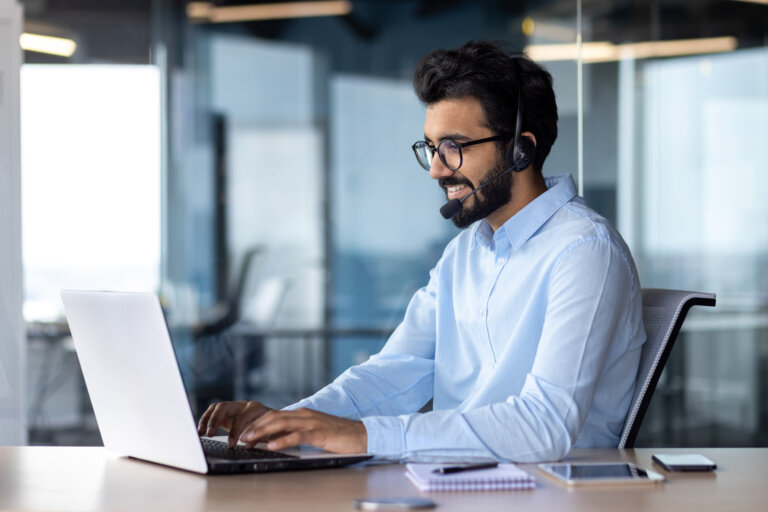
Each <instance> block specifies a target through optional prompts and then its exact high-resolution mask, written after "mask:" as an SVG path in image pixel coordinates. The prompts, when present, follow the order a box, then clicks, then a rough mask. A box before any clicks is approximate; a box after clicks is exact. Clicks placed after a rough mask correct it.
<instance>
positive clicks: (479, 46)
mask: <svg viewBox="0 0 768 512" xmlns="http://www.w3.org/2000/svg"><path fill="white" fill-rule="evenodd" d="M518 84H519V85H518ZM520 86H522V89H523V90H522V104H523V109H522V110H523V115H522V122H521V131H522V132H526V131H528V132H531V133H533V134H534V135H535V136H536V158H535V159H534V160H533V167H534V169H536V170H537V171H539V172H541V169H542V167H543V166H544V160H545V159H546V158H547V155H549V150H550V149H551V148H552V144H554V142H555V139H556V138H557V103H556V102H555V92H554V91H553V90H552V75H550V74H549V72H547V71H546V70H545V69H544V68H542V67H541V66H539V65H538V64H536V63H535V62H533V61H532V60H531V59H529V58H528V57H527V56H526V55H524V54H522V53H512V52H509V51H507V50H506V44H505V43H493V42H488V41H470V42H468V43H466V44H465V45H464V46H462V47H460V48H457V49H455V50H436V51H433V52H431V53H429V54H427V55H426V56H425V57H423V58H422V59H421V60H420V61H419V63H418V65H417V66H416V71H415V73H414V76H413V87H414V89H415V90H416V95H417V96H418V97H419V99H420V100H421V101H422V102H423V103H424V104H426V105H429V104H432V103H436V102H438V101H440V100H443V99H455V98H463V97H466V96H473V97H475V98H477V99H478V100H479V101H480V104H481V105H482V106H483V110H484V111H485V117H486V119H487V121H488V127H489V128H490V129H491V130H493V132H494V133H508V134H510V135H512V134H514V133H515V121H516V119H515V118H516V117H517V95H518V88H519V87H520ZM507 143H511V140H510V141H504V142H502V143H500V146H501V147H500V149H501V150H502V151H503V148H504V146H505V144H507ZM502 154H504V153H502Z"/></svg>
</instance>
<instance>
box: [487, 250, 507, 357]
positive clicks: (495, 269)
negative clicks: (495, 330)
mask: <svg viewBox="0 0 768 512" xmlns="http://www.w3.org/2000/svg"><path fill="white" fill-rule="evenodd" d="M489 256H490V258H489V259H490V261H489V262H488V263H489V265H488V268H489V272H488V278H487V279H486V281H485V284H484V287H483V294H482V297H483V300H482V303H481V311H480V316H481V320H482V325H483V334H484V336H483V337H484V339H485V343H486V344H487V347H488V351H489V353H490V359H489V360H488V362H487V363H486V366H487V367H488V368H487V369H488V370H492V369H493V367H494V366H495V365H496V350H495V349H494V346H493V341H492V340H491V334H490V333H491V328H490V324H489V322H490V321H489V319H488V310H489V308H490V303H491V299H492V297H493V292H494V290H495V288H496V283H497V282H498V281H499V276H501V272H502V270H503V269H504V265H506V263H507V259H508V258H509V240H508V239H507V238H506V237H499V239H498V240H496V241H495V243H494V244H493V245H492V250H491V251H490V255H489Z"/></svg>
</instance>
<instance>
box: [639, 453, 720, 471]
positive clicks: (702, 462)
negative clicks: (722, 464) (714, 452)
mask: <svg viewBox="0 0 768 512" xmlns="http://www.w3.org/2000/svg"><path fill="white" fill-rule="evenodd" d="M651 458H652V459H653V462H655V463H657V464H658V465H659V466H661V467H663V468H664V469H666V470H667V471H712V470H713V469H717V464H715V463H714V462H712V461H711V460H709V459H708V458H706V457H705V456H703V455H699V454H698V453H680V454H671V453H655V454H654V455H653V457H651Z"/></svg>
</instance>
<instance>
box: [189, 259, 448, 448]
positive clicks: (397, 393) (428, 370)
mask: <svg viewBox="0 0 768 512" xmlns="http://www.w3.org/2000/svg"><path fill="white" fill-rule="evenodd" d="M438 265H439V263H438ZM436 268H437V267H436ZM435 275H436V271H435V270H433V271H432V272H431V275H430V281H429V283H428V284H427V286H426V287H424V288H422V289H421V290H419V291H417V292H416V293H415V294H414V296H413V298H412V299H411V302H410V303H409V305H408V308H407V310H406V314H405V318H404V319H403V322H402V323H401V324H400V325H399V326H398V328H397V329H396V330H395V331H394V333H393V334H392V336H391V337H390V338H389V340H388V341H387V344H386V345H385V346H384V348H383V349H382V351H381V352H380V353H379V354H376V355H374V356H373V357H371V358H370V359H369V360H368V361H366V362H365V363H363V364H360V365H357V366H353V367H352V368H349V369H348V370H347V371H345V372H344V373H343V374H342V375H340V376H339V377H338V378H337V379H336V380H335V381H334V382H332V383H331V384H329V385H328V386H326V387H324V388H323V389H321V390H320V391H318V392H317V393H315V394H314V395H312V396H311V397H309V398H306V399H304V400H302V401H300V402H298V403H296V404H294V405H292V406H289V407H286V408H285V409H284V410H283V411H273V412H270V411H272V409H270V408H268V407H265V406H264V405H262V404H260V403H258V402H221V403H216V404H212V405H211V406H210V407H209V408H208V410H207V411H206V412H205V413H204V414H203V416H202V417H201V420H200V424H199V427H198V431H199V432H200V434H201V435H206V434H207V435H212V433H213V432H215V431H216V429H217V428H219V427H221V428H224V429H226V430H228V431H229V434H230V444H235V443H236V442H237V440H238V439H242V440H243V441H245V442H246V444H253V443H255V442H258V441H260V440H266V439H267V437H269V436H272V437H275V434H277V433H281V432H282V431H281V430H274V429H275V428H276V427H275V425H277V424H280V425H282V423H283V422H289V423H290V427H289V426H288V425H286V426H285V428H291V429H292V431H293V432H294V433H295V432H298V431H299V430H300V429H303V431H304V432H306V434H305V437H302V438H301V440H299V439H298V436H297V435H293V436H291V437H287V438H286V439H283V440H280V441H279V442H278V443H277V444H276V445H274V446H280V447H281V448H282V447H283V446H284V443H285V442H287V440H295V441H299V442H302V443H308V444H315V445H316V446H320V447H323V448H329V447H332V448H335V449H344V451H348V449H347V448H348V446H351V445H354V446H358V445H359V441H360V439H363V440H364V442H363V447H362V449H361V450H357V451H365V445H366V444H367V439H366V436H365V433H366V432H365V428H364V427H363V424H362V423H361V422H359V421H349V420H359V419H360V418H362V417H363V416H371V415H385V416H392V415H398V414H405V413H409V412H414V411H417V410H419V409H420V408H421V407H422V406H423V405H424V404H425V403H427V402H428V401H429V399H430V398H432V394H433V391H434V385H433V376H434V353H435V347H434V346H435V283H434V276H435ZM267 413H269V414H267ZM323 413H325V414H323ZM262 417H263V419H262ZM352 423H354V424H356V425H352ZM281 428H282V427H281ZM333 432H336V433H337V435H333ZM246 434H248V435H246ZM315 434H318V435H315ZM352 434H354V435H355V436H357V437H356V439H351V440H350V442H349V443H343V445H342V444H338V443H336V442H335V441H334V439H336V437H338V436H341V437H345V436H349V435H352ZM273 449H275V448H273Z"/></svg>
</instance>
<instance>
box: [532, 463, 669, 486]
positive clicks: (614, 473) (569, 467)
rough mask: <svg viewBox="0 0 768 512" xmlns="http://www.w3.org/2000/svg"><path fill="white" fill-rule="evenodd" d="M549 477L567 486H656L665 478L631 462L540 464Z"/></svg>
mask: <svg viewBox="0 0 768 512" xmlns="http://www.w3.org/2000/svg"><path fill="white" fill-rule="evenodd" d="M539 468H540V469H541V470H542V471H544V472H545V473H546V474H547V475H549V476H551V477H553V478H555V479H556V480H558V481H559V482H561V483H564V484H566V485H595V484H630V485H635V484H641V485H642V484H655V483H660V482H663V481H664V476H663V475H661V474H660V473H656V472H655V471H649V470H647V469H644V468H641V467H639V466H636V465H634V464H632V463H630V462H600V463H592V464H565V463H560V464H539Z"/></svg>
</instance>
